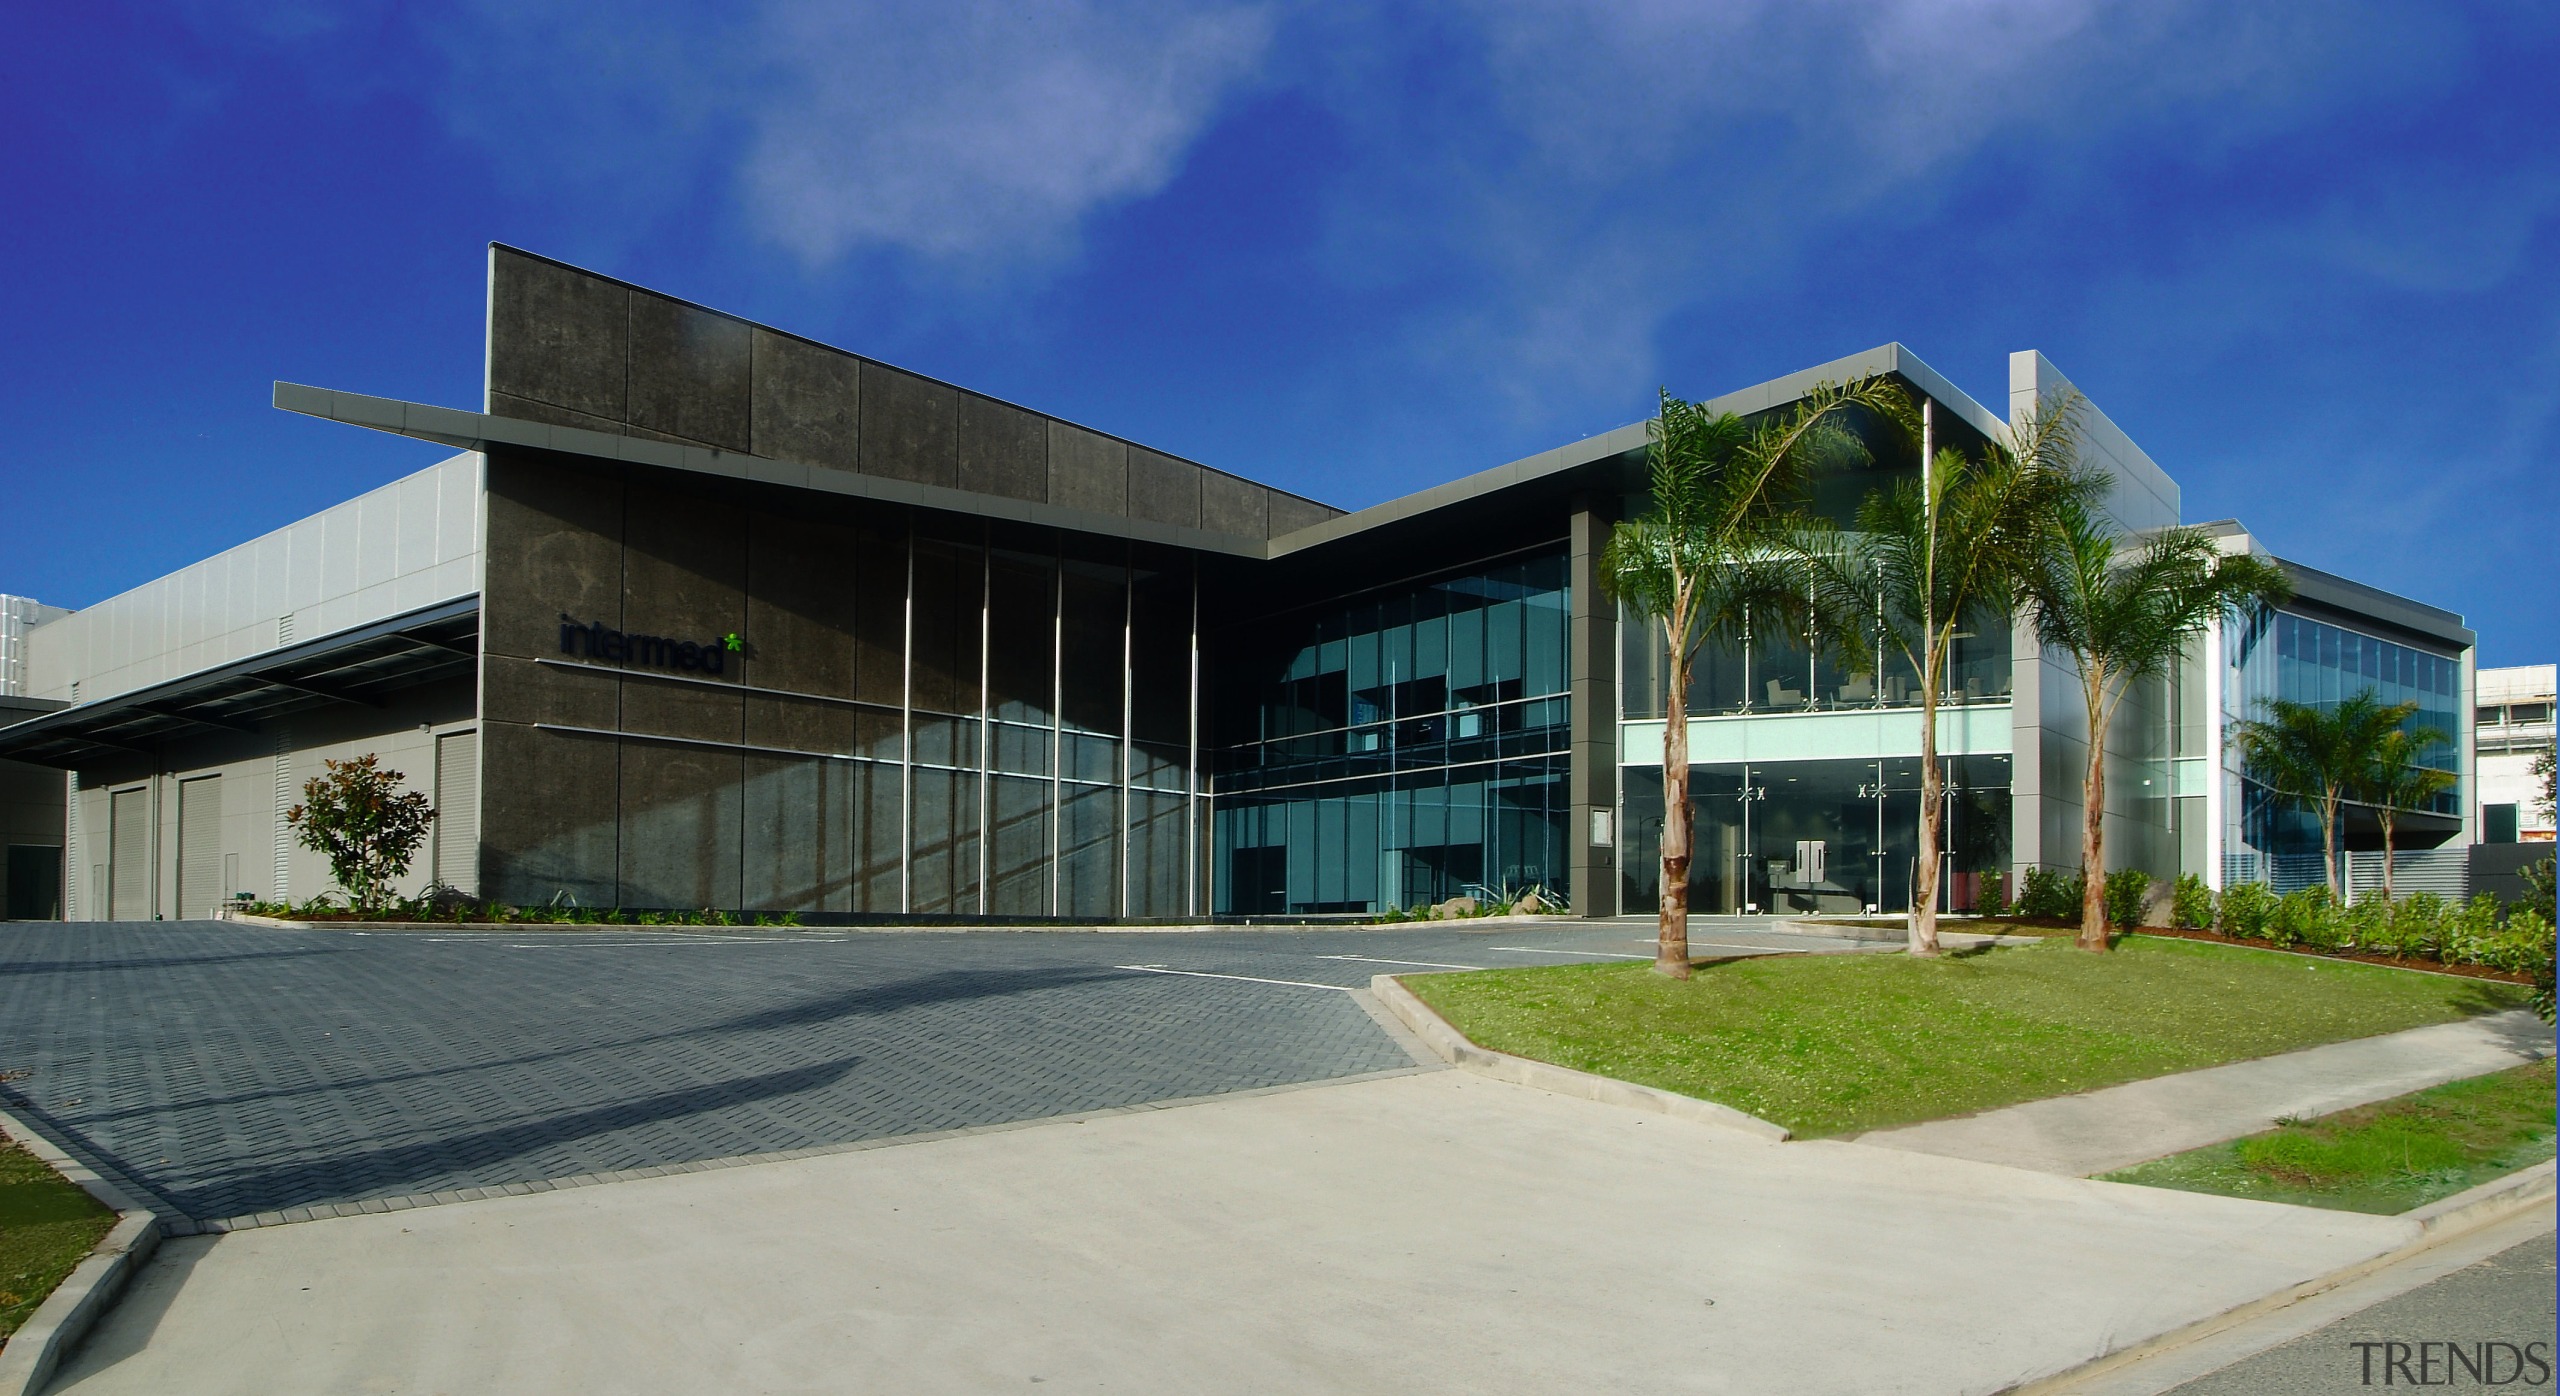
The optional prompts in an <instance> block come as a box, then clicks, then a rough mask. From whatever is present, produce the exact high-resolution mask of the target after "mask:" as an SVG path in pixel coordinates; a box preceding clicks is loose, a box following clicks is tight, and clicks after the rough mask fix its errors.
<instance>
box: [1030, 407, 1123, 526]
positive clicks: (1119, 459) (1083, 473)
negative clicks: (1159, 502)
mask: <svg viewBox="0 0 2560 1396" xmlns="http://www.w3.org/2000/svg"><path fill="white" fill-rule="evenodd" d="M1049 502H1050V503H1052V504H1060V505H1065V506H1066V507H1068V508H1070V509H1090V510H1092V511H1093V512H1095V513H1097V514H1114V515H1123V516H1125V515H1126V514H1127V513H1128V509H1129V443H1127V442H1125V441H1115V440H1113V439H1111V438H1110V437H1108V436H1103V435H1100V434H1098V433H1095V432H1090V431H1086V430H1085V429H1084V428H1082V427H1074V426H1069V425H1067V424H1066V423H1064V422H1054V421H1053V422H1051V423H1049Z"/></svg>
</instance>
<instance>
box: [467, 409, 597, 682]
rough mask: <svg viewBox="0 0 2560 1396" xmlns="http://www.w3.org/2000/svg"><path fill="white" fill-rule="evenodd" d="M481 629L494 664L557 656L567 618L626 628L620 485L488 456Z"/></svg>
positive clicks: (516, 457)
mask: <svg viewBox="0 0 2560 1396" xmlns="http://www.w3.org/2000/svg"><path fill="white" fill-rule="evenodd" d="M488 478H489V492H488V500H487V505H486V507H487V510H488V518H487V528H488V543H489V546H488V551H487V554H486V560H485V562H484V564H483V568H484V571H483V582H482V592H481V626H482V629H483V632H484V634H485V635H486V637H487V639H486V644H487V646H488V649H489V652H490V653H492V654H513V655H522V656H524V657H526V658H531V657H533V656H536V655H553V654H557V653H558V652H559V649H560V616H561V613H562V612H567V613H568V614H569V615H570V616H571V617H573V618H575V619H576V620H578V621H580V622H587V621H602V622H604V623H605V624H606V625H609V626H617V627H618V626H620V625H621V623H622V492H623V490H622V482H621V480H619V479H617V478H615V477H614V476H613V475H611V474H609V473H606V472H604V471H600V470H589V469H587V468H584V467H582V466H576V465H569V464H566V463H564V462H562V461H560V460H558V459H557V458H554V457H549V456H542V457H534V456H527V455H520V454H517V453H513V452H503V451H501V452H492V453H491V454H490V456H489V477H488Z"/></svg>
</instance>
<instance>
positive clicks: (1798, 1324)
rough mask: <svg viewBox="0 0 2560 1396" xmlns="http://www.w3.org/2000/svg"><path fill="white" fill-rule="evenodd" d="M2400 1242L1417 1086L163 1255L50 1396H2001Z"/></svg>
mask: <svg viewBox="0 0 2560 1396" xmlns="http://www.w3.org/2000/svg"><path fill="white" fill-rule="evenodd" d="M2416 1230H2417V1228H2416V1226H2415V1225H2414V1224H2413V1223H2410V1222H2407V1221H2405V1220H2400V1219H2394V1218H2382V1217H2367V1216H2356V1215H2350V1214H2345V1213H2334V1212H2318V1211H2311V1210H2306V1209H2296V1208H2288V1207H2278V1206H2272V1205H2268V1204H2263V1203H2254V1202H2241V1201H2234V1200H2231V1199H2227V1198H2216V1197H2207V1196H2201V1195H2197V1194H2191V1193H2180V1192H2171V1191H2165V1190H2153V1189H2146V1188H2132V1187H2122V1186H2116V1185H2112V1184H2105V1183H2094V1182H2087V1181H2083V1180H2079V1179H2073V1178H2064V1177H2054V1176H2048V1175H2043V1174H2036V1173H2027V1172H2020V1171H2017V1170H2013V1169H2005V1168H1998V1167H1993V1166H1988V1165H1984V1164H1979V1163H1974V1162H1968V1161H1964V1160H1958V1159H1947V1158H1937V1157H1932V1156H1929V1155H1926V1154H1918V1153H1911V1152H1904V1151H1898V1150H1891V1149H1879V1148H1872V1147H1867V1146H1864V1145H1858V1144H1844V1143H1823V1142H1817V1143H1794V1144H1778V1143H1771V1142H1765V1141H1761V1140H1757V1139H1752V1138H1749V1137H1746V1136H1742V1135H1739V1134H1736V1133H1733V1132H1730V1131H1725V1130H1719V1129H1716V1128H1714V1127H1712V1126H1708V1125H1704V1124H1699V1123H1695V1122H1691V1121H1686V1120H1680V1119H1674V1118H1669V1117H1664V1116H1658V1115H1648V1114H1643V1113H1639V1112H1635V1111H1629V1110H1624V1109H1620V1108H1617V1107H1614V1106H1609V1105H1603V1104H1597V1103H1593V1102H1589V1101H1583V1100H1577V1099H1571V1098H1568V1097H1564V1096H1558V1095H1552V1094H1548V1093H1545V1092H1541V1091H1537V1090H1532V1089H1528V1088H1524V1087H1519V1086H1513V1085H1509V1084H1505V1083H1502V1082H1498V1081H1491V1080H1487V1079H1484V1078H1482V1077H1478V1076H1475V1075H1472V1074H1469V1073H1464V1072H1456V1071H1432V1072H1425V1073H1418V1074H1412V1075H1404V1076H1395V1077H1386V1078H1373V1079H1369V1080H1363V1081H1354V1082H1345V1083H1337V1084H1332V1085H1323V1086H1313V1087H1306V1088H1299V1089H1290V1090H1283V1091H1277V1092H1270V1093H1264V1094H1259V1095H1253V1096H1245V1097H1228V1098H1219V1099H1212V1100H1208V1101H1204V1102H1200V1103H1196V1104H1190V1105H1184V1106H1178V1107H1175V1108H1168V1109H1161V1110H1152V1111H1144V1112H1138V1113H1131V1114H1118V1115H1110V1116H1103V1117H1096V1118H1090V1119H1076V1118H1068V1119H1062V1120H1056V1121H1050V1122H1045V1123H1041V1124H1036V1125H1030V1126H1024V1127H1018V1128H1010V1129H1001V1130H993V1131H989V1132H984V1133H977V1134H969V1135H963V1136H959V1137H948V1138H943V1139H938V1140H934V1141H929V1142H922V1143H916V1144H911V1145H898V1146H892V1147H883V1148H877V1149H872V1150H868V1151H864V1152H857V1153H847V1154H834V1155H827V1156H821V1157H813V1158H802V1159H796V1160H790V1161H786V1162H777V1163H767V1164H756V1165H752V1166H744V1167H738V1168H730V1169H721V1170H716V1171H711V1172H704V1173H693V1174H685V1175H679V1176H670V1177H665V1178H658V1179H650V1180H644V1181H636V1182H628V1183H618V1184H614V1185H611V1186H605V1187H593V1188H582V1189H576V1190H572V1191H565V1192H553V1193H543V1194H537V1195H533V1196H525V1197H507V1198H495V1199H490V1200H485V1201H476V1202H466V1203H459V1204H454V1205H449V1206H441V1207H432V1208H424V1209H420V1210H415V1211H406V1212H395V1213H390V1214H385V1215H377V1216H359V1217H347V1218H340V1219H335V1220H328V1221H315V1222H309V1223H302V1224H297V1225H291V1226H280V1227H272V1228H266V1229H261V1230H255V1231H246V1232H238V1233H234V1234H231V1235H227V1236H220V1237H191V1238H185V1239H179V1240H173V1241H171V1242H169V1243H167V1244H166V1245H164V1246H163V1247H162V1248H161V1250H160V1253H159V1255H158V1257H156V1258H155V1259H154V1261H153V1262H152V1264H151V1265H150V1267H148V1269H147V1270H146V1271H145V1272H144V1274H143V1275H142V1276H141V1278H140V1279H139V1280H138V1281H137V1283H136V1286H135V1288H134V1290H133V1292H132V1293H130V1294H129V1295H128V1296H127V1298H126V1299H125V1301H124V1303H123V1304H122V1305H121V1306H120V1308H119V1309H118V1310H117V1311H116V1312H115V1313H114V1314H113V1315H112V1316H111V1317H110V1318H109V1319H108V1320H107V1321H106V1323H105V1324H104V1325H103V1326H102V1327H101V1329H100V1330H99V1331H98V1333H97V1334H96V1335H95V1336H94V1337H93V1338H92V1339H91V1341H90V1342H89V1344H88V1346H87V1347H86V1348H85V1349H84V1350H82V1351H81V1352H79V1353H77V1354H75V1356H74V1357H73V1359H72V1361H71V1362H70V1363H69V1364H68V1366H67V1369H66V1375H65V1379H64V1381H63V1383H62V1385H61V1386H59V1387H58V1388H57V1389H58V1390H66V1391H72V1392H78V1393H83V1394H84V1396H99V1394H100V1393H113V1392H154V1393H157V1392H164V1391H173V1390H184V1391H188V1392H196V1393H217V1392H259V1393H295V1392H312V1393H320V1392H330V1393H335V1392H346V1391H392V1390H397V1391H403V1392H454V1393H461V1392H473V1393H478V1392H616V1393H626V1392H686V1393H693V1392H702V1391H738V1392H803V1391H806V1392H818V1391H826V1392H837V1391H856V1390H881V1391H898V1392H981V1391H987V1390H1000V1389H1008V1388H1010V1389H1028V1388H1029V1387H1031V1386H1032V1385H1033V1384H1035V1383H1037V1384H1040V1385H1041V1386H1042V1387H1043V1388H1044V1389H1051V1390H1065V1389H1101V1388H1105V1387H1108V1388H1109V1389H1112V1390H1117V1391H1132V1390H1134V1391H1166V1392H1185V1393H1192V1392H1247V1391H1252V1392H1261V1391H1301V1390H1312V1391H1376V1392H1411V1391H1456V1390H1464V1391H1474V1392H1515V1391H1516V1392H1539V1393H1545V1392H1553V1391H1594V1390H1626V1391H1695V1392H1732V1393H1762V1392H1770V1391H1787V1392H1805V1393H1821V1392H1842V1393H1851V1392H1854V1393H1861V1394H1862V1396H1864V1394H1866V1393H1885V1392H1914V1393H1919V1392H1927V1393H1958V1392H1980V1393H1988V1392H1995V1391H1999V1390H2001V1389H2003V1388H2006V1387H2009V1386H2011V1385H2014V1384H2016V1383H2019V1382H2021V1381H2025V1380H2028V1379H2031V1378H2035V1377H2038V1376H2041V1375H2045V1374H2050V1373H2053V1372H2057V1371H2060V1370H2063V1369H2066V1368H2069V1367H2072V1366H2074V1365H2076V1364H2078V1363H2080V1362H2083V1361H2085V1360H2087V1359H2089V1358H2091V1357H2094V1356H2096V1355H2098V1354H2100V1353H2103V1352H2106V1351H2110V1350H2113V1349H2115V1348H2118V1347H2120V1346H2123V1345H2125V1344H2129V1343H2133V1342H2137V1341H2140V1340H2142V1339H2144V1338H2146V1337H2148V1336H2151V1335H2154V1334H2158V1333H2161V1332H2164V1331H2167V1330H2170V1329H2173V1328H2177V1327H2180V1326H2182V1325H2185V1324H2187V1323H2190V1322H2193V1321H2195V1320H2197V1319H2200V1318H2203V1317H2206V1316H2208V1315H2211V1314H2214V1313H2218V1312H2221V1311H2223V1310H2226V1309H2228V1308H2230V1307H2232V1306H2234V1305H2237V1304H2240V1303H2243V1302H2245V1301H2248V1300H2252V1299H2255V1298H2257V1297H2259V1296H2261V1295H2264V1294H2267V1293H2269V1292H2270V1291H2274V1290H2277V1289H2280V1288H2284V1287H2286V1286H2290V1285H2293V1284H2297V1283H2300V1282H2302V1281H2305V1280H2308V1279H2311V1278H2313V1277H2315V1276H2319V1275H2323V1274H2326V1273H2329V1272H2331V1271H2333V1270H2335V1269H2337V1268H2339V1267H2341V1266H2344V1265H2348V1264H2351V1263H2354V1262H2357V1261H2360V1260H2363V1259H2365V1258H2368V1257H2371V1256H2374V1255H2377V1254H2380V1253H2383V1252H2386V1251H2389V1250H2391V1249H2393V1248H2394V1247H2397V1246H2399V1245H2401V1244H2403V1243H2404V1242H2406V1241H2407V1240H2409V1239H2410V1238H2411V1237H2412V1236H2413V1235H2414V1234H2415V1232H2416Z"/></svg>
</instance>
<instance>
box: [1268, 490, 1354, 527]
mask: <svg viewBox="0 0 2560 1396" xmlns="http://www.w3.org/2000/svg"><path fill="white" fill-rule="evenodd" d="M1341 512H1342V511H1341V510H1339V509H1330V508H1327V507H1325V506H1324V505H1321V504H1318V503H1316V502H1315V501H1313V500H1310V499H1300V498H1298V497H1297V496H1296V495H1293V494H1282V493H1281V492H1280V491H1278V490H1273V491H1272V492H1271V536H1272V537H1274V538H1277V537H1279V536H1280V535H1281V534H1284V533H1294V532H1296V531H1297V530H1299V529H1302V528H1309V527H1312V526H1314V525H1316V524H1320V523H1323V522H1324V521H1325V520H1327V519H1330V518H1333V517H1335V516H1336V515H1338V514H1340V513H1341Z"/></svg>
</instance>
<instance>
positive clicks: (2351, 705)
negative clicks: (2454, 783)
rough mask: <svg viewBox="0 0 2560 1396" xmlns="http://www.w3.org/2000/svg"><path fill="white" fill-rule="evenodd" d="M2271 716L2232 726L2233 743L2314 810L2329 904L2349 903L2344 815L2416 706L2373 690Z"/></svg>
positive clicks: (2272, 701) (2279, 707) (2280, 704)
mask: <svg viewBox="0 0 2560 1396" xmlns="http://www.w3.org/2000/svg"><path fill="white" fill-rule="evenodd" d="M2260 711H2262V712H2264V713H2265V714H2266V715H2265V716H2264V717H2253V718H2247V719H2244V720H2242V721H2239V722H2235V723H2233V724H2231V743H2232V745H2233V746H2235V747H2238V748H2239V750H2240V755H2241V758H2242V759H2243V760H2244V761H2245V762H2246V763H2247V765H2248V770H2249V774H2250V775H2251V776H2253V777H2255V778H2256V779H2257V781H2258V783H2259V784H2261V785H2264V786H2266V787H2267V789H2268V790H2270V791H2272V792H2274V794H2275V795H2276V796H2277V797H2278V798H2279V799H2283V800H2287V801H2290V802H2292V803H2294V804H2298V805H2304V806H2307V807H2309V809H2310V810H2311V812H2312V813H2313V814H2315V815H2317V816H2318V817H2319V820H2320V854H2321V860H2322V865H2323V871H2325V872H2326V873H2327V874H2328V886H2329V900H2330V902H2331V903H2333V904H2343V903H2344V902H2345V901H2346V897H2345V895H2344V894H2343V892H2342V890H2341V888H2340V886H2339V877H2338V816H2339V814H2340V812H2341V807H2342V806H2343V805H2344V804H2345V803H2346V801H2347V799H2348V798H2349V797H2350V796H2352V795H2354V794H2356V793H2357V791H2358V790H2359V789H2361V788H2362V786H2363V785H2364V783H2365V781H2366V780H2367V779H2368V774H2369V773H2370V772H2371V771H2372V770H2373V763H2374V755H2375V753H2376V752H2378V751H2380V750H2381V749H2382V742H2383V739H2384V738H2385V737H2387V736H2389V735H2390V734H2391V733H2393V732H2395V731H2398V730H2399V728H2400V724H2402V723H2404V722H2407V721H2408V720H2409V719H2410V718H2411V717H2413V716H2415V715H2416V714H2417V711H2418V705H2417V704H2415V703H2385V702H2383V701H2382V699H2381V698H2379V697H2377V696H2375V694H2374V691H2373V690H2372V689H2370V688H2368V689H2366V690H2364V691H2363V692H2361V693H2358V694H2357V695H2356V696H2354V697H2352V698H2349V699H2347V700H2346V701H2345V702H2342V703H2339V704H2337V705H2336V706H2335V707H2329V706H2324V705H2321V704H2316V703H2296V702H2292V701H2290V700H2288V699H2283V698H2268V699H2263V700H2261V702H2260Z"/></svg>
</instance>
